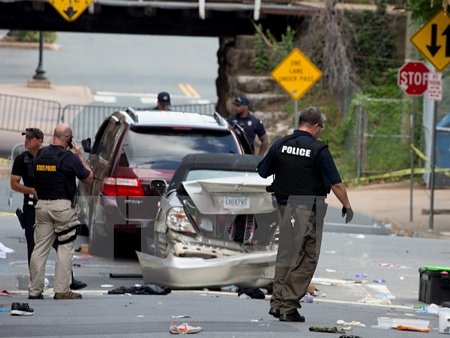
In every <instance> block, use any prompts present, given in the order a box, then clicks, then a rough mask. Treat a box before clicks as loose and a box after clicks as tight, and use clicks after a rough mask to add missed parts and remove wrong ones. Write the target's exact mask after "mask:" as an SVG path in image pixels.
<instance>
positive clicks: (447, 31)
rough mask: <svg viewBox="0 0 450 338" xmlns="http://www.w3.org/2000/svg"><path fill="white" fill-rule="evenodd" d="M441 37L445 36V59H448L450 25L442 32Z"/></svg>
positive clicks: (449, 55) (449, 51)
mask: <svg viewBox="0 0 450 338" xmlns="http://www.w3.org/2000/svg"><path fill="white" fill-rule="evenodd" d="M442 35H445V37H446V40H445V57H450V39H449V38H450V25H447V28H446V29H445V30H444V31H443V32H442Z"/></svg>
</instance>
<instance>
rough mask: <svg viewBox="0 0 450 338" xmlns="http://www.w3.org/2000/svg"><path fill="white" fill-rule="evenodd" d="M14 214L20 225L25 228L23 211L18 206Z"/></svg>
mask: <svg viewBox="0 0 450 338" xmlns="http://www.w3.org/2000/svg"><path fill="white" fill-rule="evenodd" d="M16 216H17V218H18V219H19V223H20V226H21V227H22V229H25V220H24V219H23V211H22V209H20V208H17V209H16Z"/></svg>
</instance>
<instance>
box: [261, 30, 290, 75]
mask: <svg viewBox="0 0 450 338" xmlns="http://www.w3.org/2000/svg"><path fill="white" fill-rule="evenodd" d="M255 29H256V34H255V57H254V59H253V69H254V70H256V71H257V72H268V71H271V70H272V69H273V68H275V67H276V66H277V65H278V63H280V61H281V60H283V58H284V57H285V56H286V55H287V54H289V52H290V51H291V50H292V49H293V48H294V41H295V32H294V30H292V28H291V27H290V26H287V27H286V33H285V34H282V35H281V40H280V41H278V40H277V39H276V38H275V37H274V36H273V35H272V33H271V32H270V30H266V32H264V30H263V28H262V25H261V24H259V25H255Z"/></svg>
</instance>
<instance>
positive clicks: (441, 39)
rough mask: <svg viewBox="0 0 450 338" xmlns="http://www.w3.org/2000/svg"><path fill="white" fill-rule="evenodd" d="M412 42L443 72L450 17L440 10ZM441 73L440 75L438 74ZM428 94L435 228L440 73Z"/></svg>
mask: <svg viewBox="0 0 450 338" xmlns="http://www.w3.org/2000/svg"><path fill="white" fill-rule="evenodd" d="M411 42H412V44H413V45H414V46H416V47H417V49H418V50H419V51H420V52H421V53H422V54H423V56H424V57H425V58H426V59H427V60H428V61H429V62H430V63H431V64H432V65H433V66H434V68H436V70H437V71H438V72H441V71H443V70H444V69H445V67H447V66H448V64H449V63H450V17H449V16H447V13H446V12H444V11H440V12H439V13H438V14H437V15H435V16H434V17H433V18H432V19H431V20H430V21H428V22H427V23H426V24H425V25H424V26H423V27H421V28H420V29H419V30H418V31H417V32H416V33H415V34H414V35H413V36H412V37H411ZM437 74H439V75H437ZM427 89H428V91H427V96H428V98H430V99H432V100H435V102H434V109H433V117H432V121H431V156H430V157H431V158H430V169H431V173H430V214H429V220H428V230H430V231H431V230H433V217H434V177H435V167H436V163H435V162H436V115H437V110H438V101H440V100H441V99H442V81H441V74H440V73H429V77H428V83H427Z"/></svg>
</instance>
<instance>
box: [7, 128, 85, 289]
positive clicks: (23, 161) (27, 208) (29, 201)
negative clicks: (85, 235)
mask: <svg viewBox="0 0 450 338" xmlns="http://www.w3.org/2000/svg"><path fill="white" fill-rule="evenodd" d="M22 135H24V136H25V149H26V150H25V151H24V152H22V153H21V154H19V155H18V156H17V157H16V158H15V159H14V163H13V167H12V170H11V180H10V185H11V189H13V190H14V191H17V192H21V193H23V214H22V215H23V216H22V217H21V218H22V219H21V226H22V227H23V228H24V230H25V238H26V241H27V254H28V267H29V266H30V260H31V253H32V252H33V249H34V223H35V214H36V213H35V209H34V208H35V205H36V201H37V198H36V197H37V196H36V190H35V186H36V182H35V175H34V168H33V163H34V157H35V156H36V154H37V152H38V151H39V149H41V147H42V142H43V141H44V133H43V132H42V130H41V129H39V128H26V129H25V132H23V133H22ZM21 180H22V181H23V184H22V183H21V182H20V181H21ZM53 248H54V249H55V250H57V248H58V242H57V241H55V242H54V243H53ZM86 286H87V284H86V283H83V282H81V281H79V280H76V279H75V278H74V276H73V270H72V283H71V284H70V288H71V289H72V290H79V289H83V288H85V287H86Z"/></svg>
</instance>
